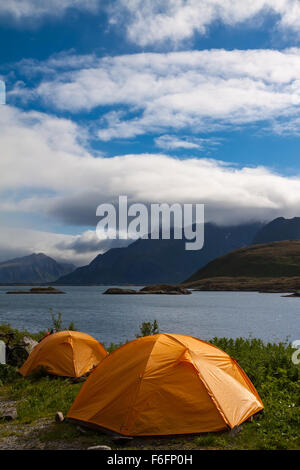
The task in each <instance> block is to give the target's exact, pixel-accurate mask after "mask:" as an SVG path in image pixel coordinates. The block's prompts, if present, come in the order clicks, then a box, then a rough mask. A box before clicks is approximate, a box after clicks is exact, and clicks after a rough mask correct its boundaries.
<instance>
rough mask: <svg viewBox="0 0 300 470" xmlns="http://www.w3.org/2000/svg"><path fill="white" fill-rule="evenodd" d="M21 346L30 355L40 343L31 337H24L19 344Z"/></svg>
mask: <svg viewBox="0 0 300 470" xmlns="http://www.w3.org/2000/svg"><path fill="white" fill-rule="evenodd" d="M18 345H19V346H21V347H23V348H24V349H25V350H26V351H27V352H28V354H30V353H31V351H32V350H33V349H34V348H35V347H36V346H37V345H38V342H37V341H35V340H34V339H32V338H30V336H24V337H23V338H22V339H21V341H20V342H19V343H18Z"/></svg>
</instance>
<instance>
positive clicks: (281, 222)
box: [253, 217, 300, 244]
mask: <svg viewBox="0 0 300 470" xmlns="http://www.w3.org/2000/svg"><path fill="white" fill-rule="evenodd" d="M283 240H300V217H294V218H293V219H285V218H284V217H278V218H277V219H274V220H272V221H271V222H270V223H268V224H266V225H265V226H263V227H262V228H261V230H259V231H258V232H257V234H256V236H255V237H254V239H253V243H254V244H257V243H269V242H279V241H283Z"/></svg>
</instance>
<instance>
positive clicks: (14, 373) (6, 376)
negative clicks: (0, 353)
mask: <svg viewBox="0 0 300 470" xmlns="http://www.w3.org/2000/svg"><path fill="white" fill-rule="evenodd" d="M18 378H20V375H19V374H18V368H17V367H13V366H10V365H8V364H0V386H3V385H7V384H10V383H13V382H15V381H16V379H18Z"/></svg>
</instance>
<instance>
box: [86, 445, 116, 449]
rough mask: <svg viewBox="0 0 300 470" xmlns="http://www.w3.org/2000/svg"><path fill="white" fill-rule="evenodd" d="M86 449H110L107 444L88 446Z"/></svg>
mask: <svg viewBox="0 0 300 470" xmlns="http://www.w3.org/2000/svg"><path fill="white" fill-rule="evenodd" d="M87 450H111V447H109V446H91V447H88V448H87Z"/></svg>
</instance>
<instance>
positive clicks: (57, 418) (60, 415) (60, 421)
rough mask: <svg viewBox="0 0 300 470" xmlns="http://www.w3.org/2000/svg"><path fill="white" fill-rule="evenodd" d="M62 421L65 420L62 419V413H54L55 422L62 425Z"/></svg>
mask: <svg viewBox="0 0 300 470" xmlns="http://www.w3.org/2000/svg"><path fill="white" fill-rule="evenodd" d="M64 419H65V418H64V415H63V413H62V412H61V411H57V412H56V415H55V421H56V422H57V423H62V422H63V421H64Z"/></svg>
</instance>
